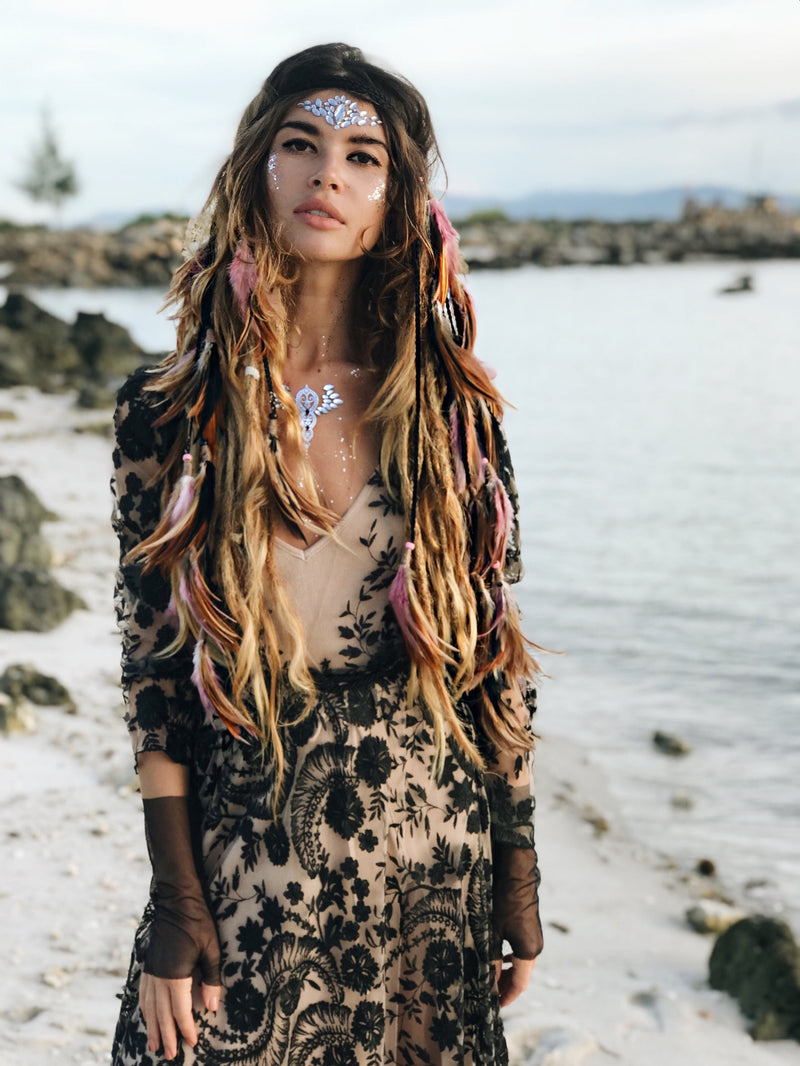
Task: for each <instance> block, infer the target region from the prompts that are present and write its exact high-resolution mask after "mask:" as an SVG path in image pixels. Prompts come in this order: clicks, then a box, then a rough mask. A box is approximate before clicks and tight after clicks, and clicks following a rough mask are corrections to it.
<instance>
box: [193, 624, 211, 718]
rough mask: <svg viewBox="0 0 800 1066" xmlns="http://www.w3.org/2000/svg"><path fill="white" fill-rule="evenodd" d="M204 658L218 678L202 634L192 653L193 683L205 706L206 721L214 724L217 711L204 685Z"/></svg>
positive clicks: (207, 665)
mask: <svg viewBox="0 0 800 1066" xmlns="http://www.w3.org/2000/svg"><path fill="white" fill-rule="evenodd" d="M204 658H205V659H206V667H207V668H209V667H210V669H211V673H212V675H213V676H216V671H215V670H214V667H213V666H212V665H211V664H210V662H209V660H208V655H207V652H206V646H205V641H204V640H203V637H202V634H201V635H200V636H199V637H198V638H197V643H196V644H195V646H194V651H193V652H192V664H193V667H194V668H193V670H192V683H193V684H194V687H195V688H196V689H197V694H198V696H199V697H200V702H201V703H202V705H203V710H204V711H205V712H206V720H207V721H208V722H212V721H213V720H214V718H215V717H216V713H217V709H216V707H215V706H214V704H213V703H212V702H211V697H210V696H209V694H208V693H207V692H206V687H205V685H204V684H203V677H202V670H201V666H202V660H203V659H204Z"/></svg>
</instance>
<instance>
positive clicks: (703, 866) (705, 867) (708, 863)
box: [694, 859, 717, 877]
mask: <svg viewBox="0 0 800 1066" xmlns="http://www.w3.org/2000/svg"><path fill="white" fill-rule="evenodd" d="M694 870H695V873H698V874H700V876H701V877H714V875H715V874H716V872H717V867H716V866H715V865H714V860H713V859H698V860H697V863H696V865H695V868H694Z"/></svg>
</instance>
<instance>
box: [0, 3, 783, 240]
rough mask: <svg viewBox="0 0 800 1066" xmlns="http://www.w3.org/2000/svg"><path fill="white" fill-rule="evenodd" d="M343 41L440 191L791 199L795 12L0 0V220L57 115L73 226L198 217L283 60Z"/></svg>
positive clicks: (10, 210)
mask: <svg viewBox="0 0 800 1066" xmlns="http://www.w3.org/2000/svg"><path fill="white" fill-rule="evenodd" d="M334 40H345V41H347V42H348V43H352V44H357V45H359V46H360V47H361V48H362V49H364V51H365V52H367V53H368V54H369V55H370V56H371V57H375V58H377V59H378V60H379V61H381V62H382V63H384V64H385V65H387V66H390V67H392V68H393V69H395V70H397V71H399V72H401V73H402V74H404V75H406V77H408V78H410V79H411V81H413V82H414V83H415V84H416V85H417V87H418V88H419V89H420V90H421V91H422V92H423V94H424V95H425V97H426V99H427V101H428V104H429V107H430V109H431V112H432V115H433V118H434V124H435V127H436V131H437V136H438V139H439V143H440V146H441V149H442V155H443V157H444V160H445V163H446V166H447V174H448V182H449V189H450V191H451V192H452V193H453V194H459V195H469V196H487V197H489V198H501V199H509V198H515V197H520V196H524V195H525V194H527V193H529V192H534V191H545V190H558V191H563V190H580V191H585V190H613V191H637V190H641V189H655V188H663V187H666V186H675V185H679V186H684V187H686V188H687V190H689V189H691V188H692V187H696V186H698V185H704V184H709V183H711V184H722V185H728V186H733V187H736V188H742V189H748V190H750V191H777V192H783V193H792V194H798V193H800V137H799V136H798V134H800V73H798V71H800V64H799V63H798V56H800V0H493V2H492V3H491V5H490V4H489V3H485V2H482V3H478V2H475V0H438V2H432V0H383V2H375V0H372V2H367V0H304V2H299V0H292V2H290V3H286V2H282V3H276V2H275V0H235V3H225V2H224V0H223V2H219V0H218V2H216V3H213V4H212V3H210V2H208V0H135V2H133V3H131V2H129V0H107V2H100V0H3V4H2V9H1V10H0V136H1V137H2V140H0V144H1V145H2V150H1V151H0V218H2V217H6V218H15V219H20V220H23V219H29V218H33V217H36V212H35V209H32V207H31V205H30V204H29V203H28V201H27V200H26V199H25V196H24V194H23V193H22V192H20V191H19V190H18V189H17V188H16V187H15V181H16V180H18V179H19V178H20V176H21V175H22V174H23V172H24V170H25V166H26V161H27V159H28V157H29V155H30V151H31V148H32V146H33V144H34V143H35V142H36V140H37V138H38V136H39V132H40V128H41V112H42V107H43V106H47V107H48V108H49V111H50V113H51V115H52V120H53V125H54V127H55V129H56V132H57V136H58V141H59V144H60V147H61V149H62V152H63V154H64V155H65V156H66V157H67V158H69V159H71V160H72V161H73V162H74V164H75V166H76V169H77V172H78V177H79V181H80V186H81V190H80V193H79V195H78V196H77V197H75V198H74V199H73V200H72V201H70V203H69V205H68V206H67V207H66V208H65V211H64V220H65V221H77V220H81V219H88V218H92V217H95V216H97V215H99V214H102V213H106V212H109V213H116V212H121V213H129V214H130V215H135V214H136V213H138V212H140V211H148V210H175V211H185V212H188V213H194V212H195V211H197V210H199V208H200V207H201V206H202V203H203V201H204V200H205V197H206V194H207V192H208V189H209V188H210V185H211V182H212V180H213V177H214V174H215V173H216V170H217V168H218V167H219V165H220V163H221V162H222V161H223V159H224V158H225V156H226V155H227V153H228V151H229V150H230V147H231V143H232V138H233V133H234V130H235V128H236V124H237V122H238V119H239V116H240V114H241V112H242V111H243V110H244V107H245V105H246V104H247V102H248V101H249V100H250V99H251V97H252V96H254V95H255V93H256V92H257V91H258V88H259V86H260V84H261V82H262V81H263V80H264V78H265V77H266V75H267V74H268V73H269V71H270V70H271V69H272V67H273V66H274V65H275V64H276V63H277V62H278V61H279V60H281V59H282V58H284V57H285V56H287V55H289V54H291V53H292V52H295V51H298V50H299V49H301V48H304V47H306V46H308V45H310V44H315V43H320V42H324V41H334Z"/></svg>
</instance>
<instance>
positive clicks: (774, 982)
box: [708, 915, 800, 1040]
mask: <svg viewBox="0 0 800 1066" xmlns="http://www.w3.org/2000/svg"><path fill="white" fill-rule="evenodd" d="M708 966H709V983H710V984H711V987H712V988H717V989H720V990H721V991H723V992H728V993H729V994H730V995H731V996H733V997H734V998H735V999H736V1000H737V1001H738V1003H739V1006H740V1007H741V1009H742V1012H743V1013H744V1014H745V1015H746V1016H747V1017H748V1018H751V1019H752V1020H753V1026H752V1028H751V1035H752V1036H753V1037H754V1038H755V1039H756V1040H786V1039H791V1040H800V951H798V946H797V943H796V941H795V938H794V935H793V934H792V931H791V929H790V928H789V926H788V925H787V924H786V923H785V922H781V921H778V920H777V919H775V918H768V917H764V916H761V915H752V916H751V917H749V918H743V919H742V920H741V921H739V922H735V923H734V924H733V925H732V926H730V928H729V929H727V930H726V931H725V932H724V933H722V934H721V935H720V936H719V937H718V938H717V941H716V943H715V944H714V947H713V949H712V952H711V958H710V959H709V964H708Z"/></svg>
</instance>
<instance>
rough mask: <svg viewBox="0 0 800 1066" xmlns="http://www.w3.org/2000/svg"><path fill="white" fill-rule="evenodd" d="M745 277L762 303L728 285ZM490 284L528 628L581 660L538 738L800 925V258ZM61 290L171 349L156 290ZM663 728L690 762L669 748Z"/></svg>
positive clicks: (484, 287) (640, 823)
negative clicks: (600, 774)
mask: <svg viewBox="0 0 800 1066" xmlns="http://www.w3.org/2000/svg"><path fill="white" fill-rule="evenodd" d="M744 270H749V271H750V272H752V273H753V274H754V276H755V284H756V291H755V292H754V293H751V294H742V295H737V296H719V295H717V290H718V289H719V288H720V287H722V286H723V285H725V284H727V283H728V282H730V280H731V279H732V278H733V277H734V276H735V275H736V274H737V273H738V272H740V271H744ZM471 290H472V292H473V295H474V298H475V302H476V305H477V311H478V324H479V330H478V341H479V354H480V355H481V357H482V358H483V359H484V360H485V361H486V362H488V363H490V364H491V365H493V366H494V367H496V368H497V370H498V375H499V376H498V382H499V384H500V387H501V389H502V391H503V392H504V394H505V395H506V396H507V397H508V398H509V399H510V400H512V401H513V402H514V404H515V405H516V410H514V411H510V412H509V414H508V417H507V426H508V434H509V438H510V440H511V444H512V451H513V455H514V459H515V465H516V468H517V479H518V483H519V487H520V492H521V496H522V501H523V505H522V506H523V509H522V523H523V542H524V548H525V558H526V565H527V574H526V578H525V581H524V583H523V585H522V587H521V589H520V591H519V598H520V602H521V605H522V608H523V611H524V614H525V617H526V622H527V631H528V633H529V635H530V636H531V637H532V638H533V639H534V640H536V641H537V643H539V644H542V645H544V646H546V647H548V648H552V649H558V650H561V651H563V652H565V654H564V655H563V656H559V657H552V656H548V657H546V658H545V661H544V666H545V669H546V670H547V672H548V673H549V674H550V676H551V680H550V681H547V682H545V684H544V685H543V687H542V698H541V711H540V714H539V716H538V718H539V720H538V726H537V728H538V731H539V732H541V733H542V734H543V735H544V736H545V737H546V736H547V735H548V734H561V735H566V736H569V737H570V738H572V739H573V740H575V741H578V742H579V743H580V744H582V745H584V746H585V748H586V749H587V751H588V752H589V753H590V755H591V758H592V760H593V761H594V762H595V763H596V764H598V765H599V766H601V767H602V768H603V769H604V770H605V771H606V772H607V775H608V778H609V782H610V786H611V789H612V792H613V793H614V795H615V797H616V799H617V800H618V802H619V806H620V810H621V815H622V817H623V819H624V821H625V823H626V825H627V827H628V828H629V829H630V830H631V832H632V833H633V834H634V835H635V836H636V837H638V838H639V839H641V840H643V841H644V842H646V843H647V844H648V845H649V846H651V847H654V848H656V849H657V850H659V851H662V852H665V853H667V854H669V855H671V856H675V857H676V858H678V859H679V860H681V861H682V862H685V863H687V864H693V863H694V861H695V860H696V859H698V858H711V859H713V860H714V861H715V863H716V864H717V867H718V870H719V873H720V875H721V877H722V878H723V880H724V881H725V883H726V884H727V885H728V886H729V887H730V888H731V889H732V890H734V891H735V892H736V893H737V894H740V895H742V896H744V897H745V898H746V899H747V900H748V903H749V905H750V906H756V905H760V906H763V907H773V906H776V907H780V906H781V905H783V906H785V907H787V909H788V910H789V911H790V916H791V917H792V918H793V919H794V920H795V924H796V925H797V919H798V917H799V916H800V727H799V726H798V722H800V715H799V713H798V712H800V658H799V657H798V633H799V632H800V562H799V561H798V560H800V544H799V541H800V538H799V537H798V533H800V529H799V528H798V527H800V358H799V356H798V347H797V335H798V316H797V310H796V309H797V293H798V291H800V262H768V263H759V264H755V265H749V266H743V265H741V264H735V263H731V264H726V263H696V264H685V265H671V266H648V267H628V268H622V269H620V268H605V267H601V268H586V269H584V268H577V267H574V268H566V269H551V270H538V269H528V270H520V271H516V272H507V273H479V274H475V275H474V276H473V277H472V279H471ZM41 300H42V303H43V304H44V305H45V306H47V307H48V308H49V309H51V310H53V311H54V312H56V313H61V314H64V315H71V314H72V313H74V311H75V310H76V309H77V308H78V307H80V308H83V309H85V310H104V311H105V312H106V313H107V314H108V315H109V317H111V318H114V319H116V320H118V321H120V322H122V323H124V324H126V325H128V326H129V327H130V328H131V329H132V331H133V333H134V335H135V336H136V338H137V339H138V340H139V342H140V343H142V344H143V345H145V346H146V347H149V348H152V349H154V350H158V349H162V350H163V349H166V348H168V347H169V346H170V344H171V342H172V326H171V324H170V323H169V322H168V321H166V320H164V319H163V318H162V319H159V318H157V317H156V315H155V311H156V309H157V307H158V305H159V300H160V294H158V293H156V292H152V291H142V292H120V291H110V292H86V293H84V292H77V291H75V290H71V291H62V292H47V293H43V294H41ZM655 729H662V730H666V731H668V732H673V733H676V734H678V735H680V736H681V737H682V738H684V739H685V740H686V741H687V742H688V743H689V744H690V745H691V748H692V751H691V754H689V755H688V756H686V757H684V758H681V759H674V758H669V757H667V756H664V755H661V754H660V753H658V752H656V751H655V750H654V748H653V747H652V744H651V739H650V738H651V735H652V733H653V731H654V730H655ZM542 757H546V756H545V754H544V752H543V753H542ZM676 794H680V795H681V796H685V797H688V798H689V800H690V801H691V806H690V807H688V809H677V808H676V807H674V806H673V804H672V802H671V800H672V797H673V796H675V795H676Z"/></svg>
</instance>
